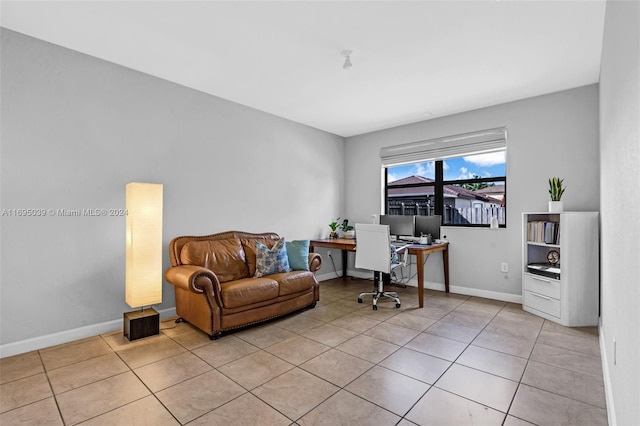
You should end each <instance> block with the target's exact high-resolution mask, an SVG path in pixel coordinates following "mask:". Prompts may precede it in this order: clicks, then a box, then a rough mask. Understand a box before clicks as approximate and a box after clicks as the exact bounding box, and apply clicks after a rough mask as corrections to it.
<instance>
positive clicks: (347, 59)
mask: <svg viewBox="0 0 640 426" xmlns="http://www.w3.org/2000/svg"><path fill="white" fill-rule="evenodd" d="M351 53H352V52H351V50H343V51H342V56H344V64H343V65H342V69H345V70H349V69H351V68H352V67H353V64H352V63H351Z"/></svg>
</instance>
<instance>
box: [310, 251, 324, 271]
mask: <svg viewBox="0 0 640 426" xmlns="http://www.w3.org/2000/svg"><path fill="white" fill-rule="evenodd" d="M320 266H322V256H320V255H319V254H318V253H309V270H310V271H311V272H316V271H317V270H318V269H320Z"/></svg>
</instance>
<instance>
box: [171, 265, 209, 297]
mask: <svg viewBox="0 0 640 426" xmlns="http://www.w3.org/2000/svg"><path fill="white" fill-rule="evenodd" d="M164 277H165V278H166V279H167V281H168V282H169V283H170V284H172V285H174V286H175V287H179V288H182V289H184V290H187V291H192V292H194V293H206V294H207V295H208V296H209V297H211V298H214V297H215V295H216V294H217V293H218V294H219V292H220V281H218V277H217V276H216V274H215V273H213V271H211V270H210V269H207V268H204V267H202V266H197V265H180V266H172V267H171V268H169V269H167V271H166V272H165V273H164Z"/></svg>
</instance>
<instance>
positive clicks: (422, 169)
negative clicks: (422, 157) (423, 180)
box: [415, 161, 436, 177]
mask: <svg viewBox="0 0 640 426" xmlns="http://www.w3.org/2000/svg"><path fill="white" fill-rule="evenodd" d="M415 168H416V173H415V174H416V176H424V177H431V176H435V173H436V169H435V162H433V161H429V162H426V163H417V164H415Z"/></svg>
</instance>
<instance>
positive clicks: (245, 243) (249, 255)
mask: <svg viewBox="0 0 640 426" xmlns="http://www.w3.org/2000/svg"><path fill="white" fill-rule="evenodd" d="M278 240H279V238H267V237H258V238H242V239H240V242H241V243H242V248H243V249H244V255H245V257H246V259H247V267H248V268H249V276H250V277H253V276H254V275H255V274H256V241H258V242H260V243H262V244H264V245H265V246H267V247H269V248H272V247H273V246H274V245H275V244H276V243H277V242H278Z"/></svg>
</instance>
